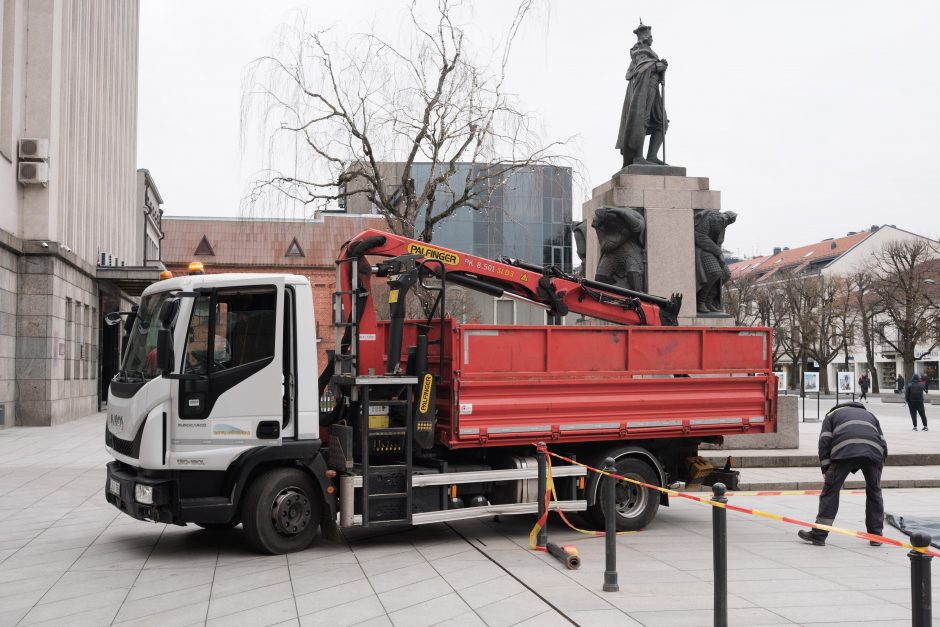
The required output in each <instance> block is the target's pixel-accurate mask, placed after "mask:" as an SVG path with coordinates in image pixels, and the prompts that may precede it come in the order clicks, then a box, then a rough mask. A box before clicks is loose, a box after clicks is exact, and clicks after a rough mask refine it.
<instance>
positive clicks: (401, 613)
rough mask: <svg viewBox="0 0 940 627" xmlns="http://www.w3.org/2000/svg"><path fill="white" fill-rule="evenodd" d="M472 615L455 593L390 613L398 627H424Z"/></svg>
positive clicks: (393, 622)
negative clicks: (468, 614)
mask: <svg viewBox="0 0 940 627" xmlns="http://www.w3.org/2000/svg"><path fill="white" fill-rule="evenodd" d="M467 613H472V610H471V609H470V607H469V606H468V605H467V604H466V603H464V602H463V599H461V598H460V597H459V596H457V595H456V594H455V593H451V594H448V595H445V596H442V597H438V598H436V599H433V600H430V601H425V602H424V603H420V604H418V605H413V606H411V607H406V608H404V609H402V610H398V611H397V612H390V613H389V615H388V617H389V618H390V619H391V620H392V624H394V625H395V626H396V627H399V626H401V627H424V626H427V625H437V624H439V623H442V622H443V621H445V620H449V619H451V618H456V617H458V616H462V615H464V614H467Z"/></svg>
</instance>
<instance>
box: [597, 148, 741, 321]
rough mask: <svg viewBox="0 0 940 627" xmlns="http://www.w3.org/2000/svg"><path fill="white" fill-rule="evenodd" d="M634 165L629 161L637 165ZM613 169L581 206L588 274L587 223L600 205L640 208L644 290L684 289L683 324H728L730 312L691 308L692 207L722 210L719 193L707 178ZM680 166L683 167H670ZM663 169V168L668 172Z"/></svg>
mask: <svg viewBox="0 0 940 627" xmlns="http://www.w3.org/2000/svg"><path fill="white" fill-rule="evenodd" d="M636 167H637V166H629V168H636ZM629 168H627V171H628V173H617V174H615V175H614V176H613V178H611V179H610V180H609V181H607V182H606V183H604V184H603V185H601V186H600V187H597V188H595V189H594V192H593V194H592V197H591V200H589V201H587V202H586V203H584V205H583V210H582V214H583V216H584V219H585V220H586V221H587V225H588V234H587V235H588V236H587V251H586V252H587V254H586V259H585V265H586V270H587V274H586V276H588V277H589V278H593V277H594V275H595V273H596V270H597V262H598V257H599V251H598V245H597V236H596V235H595V233H594V230H593V229H592V228H590V225H591V220H592V219H593V218H594V211H595V210H596V209H597V208H599V207H636V208H642V209H643V213H644V216H645V218H646V267H647V285H648V290H647V291H648V292H649V293H651V294H655V295H657V296H666V297H668V296H669V295H670V294H672V293H673V292H679V293H680V294H682V299H683V300H682V310H681V311H680V312H679V324H681V325H683V326H691V325H699V326H732V325H733V320H732V319H731V318H730V317H697V316H696V310H695V239H694V231H693V228H694V223H693V222H694V220H693V217H694V215H695V210H696V209H721V194H720V192H718V191H715V190H711V189H709V187H708V179H707V178H705V177H695V176H676V175H665V174H633V173H630V172H631V171H630V170H629ZM671 170H676V171H682V172H684V168H671ZM671 170H666V169H665V168H661V169H660V171H661V172H668V171H671Z"/></svg>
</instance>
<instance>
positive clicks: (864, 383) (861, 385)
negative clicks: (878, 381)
mask: <svg viewBox="0 0 940 627" xmlns="http://www.w3.org/2000/svg"><path fill="white" fill-rule="evenodd" d="M870 385H871V379H869V378H868V373H867V372H865V373H863V374H862V376H861V378H860V379H859V380H858V389H860V390H861V391H862V395H861V396H859V397H858V400H859V401H865V402H866V403H867V402H868V387H869V386H870Z"/></svg>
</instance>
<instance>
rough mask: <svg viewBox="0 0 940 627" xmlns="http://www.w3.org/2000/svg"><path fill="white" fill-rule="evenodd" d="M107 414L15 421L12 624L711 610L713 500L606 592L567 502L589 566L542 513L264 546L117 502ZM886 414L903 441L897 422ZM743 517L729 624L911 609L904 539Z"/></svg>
mask: <svg viewBox="0 0 940 627" xmlns="http://www.w3.org/2000/svg"><path fill="white" fill-rule="evenodd" d="M883 422H885V421H883ZM813 429H814V430H815V429H818V425H813ZM103 431H104V425H103V417H102V415H96V416H91V417H88V418H84V419H81V420H78V421H75V422H71V423H67V424H65V425H61V426H56V427H50V428H13V429H7V430H5V431H0V625H4V626H5V625H62V624H68V625H110V624H119V625H132V624H147V625H152V624H160V625H203V624H208V625H223V624H224V625H277V624H283V625H297V624H301V625H331V626H332V625H354V624H361V625H402V626H409V627H410V626H412V625H437V624H449V625H483V624H486V625H539V626H540V627H545V626H551V625H571V624H578V625H604V626H608V625H648V626H667V625H694V626H701V625H710V624H711V621H712V614H711V608H712V563H711V560H712V554H711V536H710V534H711V527H710V517H711V510H710V508H708V507H707V506H704V505H700V504H697V503H692V502H686V501H684V500H682V499H678V500H675V501H674V502H673V505H672V506H671V507H668V508H663V509H661V510H660V513H659V515H658V516H657V518H656V520H655V521H654V522H653V524H652V525H651V527H650V528H648V529H647V530H644V531H642V532H640V533H637V534H632V535H625V536H621V537H620V538H618V564H619V574H620V587H621V591H620V592H618V593H604V592H602V591H601V584H602V582H603V570H604V560H603V544H604V540H603V538H596V537H588V536H584V535H580V534H577V533H574V532H571V531H562V527H561V523H560V521H558V520H557V519H555V518H553V519H552V520H551V532H550V535H551V539H552V540H554V541H556V542H564V543H573V544H575V545H576V546H577V547H578V549H579V551H580V553H581V555H582V557H583V565H582V567H581V569H580V570H578V571H567V570H564V569H563V568H562V567H561V566H560V564H559V563H558V562H556V561H555V560H554V559H552V558H551V557H549V556H547V555H545V554H542V553H536V552H533V551H531V550H529V549H528V547H527V536H528V531H529V528H530V527H531V524H532V518H531V517H517V518H505V517H504V518H502V519H501V520H499V521H493V520H492V519H486V520H481V521H473V522H462V523H456V524H452V525H434V526H428V527H418V528H414V529H411V530H401V531H389V530H387V529H385V530H381V531H378V530H377V531H370V532H364V531H362V530H356V531H355V532H351V533H347V534H346V539H345V541H343V542H341V543H333V542H329V541H325V540H320V541H318V542H317V544H316V545H315V546H314V547H312V548H311V549H309V550H307V551H305V552H303V553H299V554H294V555H289V556H260V555H257V554H255V553H252V552H250V551H249V550H248V549H246V548H245V546H244V543H243V541H242V540H243V538H242V532H241V529H240V528H236V529H234V530H229V531H205V530H201V529H198V528H196V527H174V526H165V525H157V524H150V523H144V522H139V521H135V520H133V519H131V518H129V517H127V516H125V515H123V514H120V513H119V512H118V511H117V510H116V509H114V508H113V507H112V506H110V505H108V504H107V503H106V502H105V499H104V496H103V494H102V489H103V485H104V464H105V463H106V462H107V461H108V459H109V458H108V456H107V454H106V453H105V451H104V446H103ZM886 431H888V432H889V433H888V439H889V443H890V442H892V441H893V438H894V435H893V433H894V430H893V429H891V430H889V429H886ZM898 433H900V431H899V432H898ZM911 435H919V434H913V433H911ZM923 435H924V436H927V435H929V436H935V435H936V433H935V432H928V433H926V434H923ZM804 438H805V436H804ZM925 442H926V441H925ZM802 470H806V469H799V468H794V469H784V470H783V471H782V472H787V471H802ZM816 472H818V471H816ZM885 501H886V509H887V511H888V512H892V513H898V514H904V515H936V514H937V507H936V504H937V503H938V502H940V489H932V488H921V489H896V490H887V491H886V493H885ZM735 502H736V503H740V504H743V505H745V506H748V507H756V508H760V509H764V510H769V511H773V512H776V513H780V514H784V515H789V516H793V517H796V518H802V519H810V520H811V519H812V518H813V517H814V515H815V508H816V499H815V498H814V497H806V496H788V497H769V498H759V497H743V498H739V499H738V500H736V501H735ZM863 510H864V496H862V495H846V496H844V497H843V503H842V508H841V511H840V512H839V517H838V519H837V521H836V524H837V525H840V526H844V527H849V528H853V529H862V528H863V522H862V521H863V518H864V511H863ZM728 523H729V524H728V527H729V552H728V562H729V564H728V566H729V607H730V612H729V613H730V622H731V624H733V625H794V624H796V625H815V626H822V625H843V626H847V625H853V626H854V625H879V626H889V625H899V626H900V625H909V624H910V603H911V600H910V567H909V561H908V558H907V555H906V551H904V550H902V549H897V548H892V547H888V546H883V547H878V548H875V547H870V546H869V545H868V543H867V542H864V541H860V540H857V539H853V538H848V537H842V536H831V537H830V541H829V544H828V546H826V547H814V546H811V545H808V544H804V543H802V542H799V541H798V540H797V538H796V530H797V527H795V526H793V525H787V524H783V523H777V522H773V521H769V520H765V519H760V518H754V517H747V516H743V515H739V514H735V513H733V512H729V514H728ZM885 533H886V534H887V535H889V536H891V537H896V538H903V535H902V534H900V533H899V532H897V531H896V530H894V529H892V528H887V529H886V531H885ZM938 581H940V576H935V577H934V595H935V596H936V595H937V593H938V591H940V584H938V583H937V582H938Z"/></svg>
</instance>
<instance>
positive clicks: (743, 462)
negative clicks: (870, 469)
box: [702, 451, 940, 468]
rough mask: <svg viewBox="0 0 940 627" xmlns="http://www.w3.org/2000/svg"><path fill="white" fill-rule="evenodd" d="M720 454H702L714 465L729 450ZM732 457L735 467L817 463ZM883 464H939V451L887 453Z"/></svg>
mask: <svg viewBox="0 0 940 627" xmlns="http://www.w3.org/2000/svg"><path fill="white" fill-rule="evenodd" d="M722 453H723V454H722V455H711V454H708V455H702V457H704V458H705V459H707V460H709V461H711V462H712V464H715V465H724V463H725V459H727V457H728V454H729V453H732V452H730V451H722ZM732 457H734V467H735V468H813V467H815V466H818V465H819V458H818V457H817V456H816V455H748V456H740V457H739V456H737V455H733V454H732ZM885 466H940V453H902V454H900V455H888V459H887V461H886V462H885Z"/></svg>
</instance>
